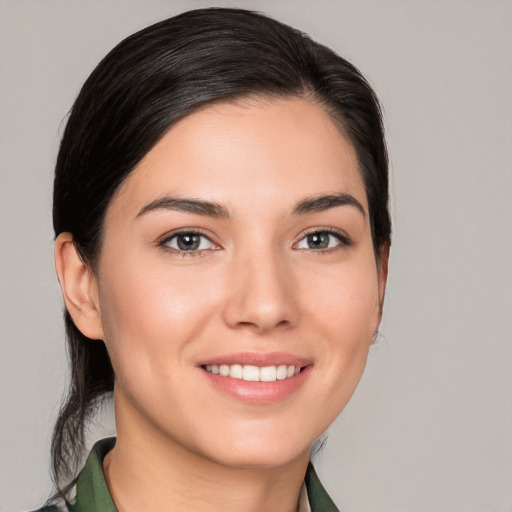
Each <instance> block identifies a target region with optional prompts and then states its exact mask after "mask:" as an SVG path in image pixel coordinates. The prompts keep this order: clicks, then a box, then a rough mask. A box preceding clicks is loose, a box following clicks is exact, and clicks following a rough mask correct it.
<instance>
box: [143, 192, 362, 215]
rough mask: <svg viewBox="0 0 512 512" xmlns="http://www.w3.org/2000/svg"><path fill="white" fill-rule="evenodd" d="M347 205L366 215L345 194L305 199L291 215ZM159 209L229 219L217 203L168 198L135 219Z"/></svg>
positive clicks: (148, 208) (360, 206)
mask: <svg viewBox="0 0 512 512" xmlns="http://www.w3.org/2000/svg"><path fill="white" fill-rule="evenodd" d="M347 205H348V206H354V207H355V208H357V210H359V211H360V212H361V214H362V215H363V216H365V215H366V212H365V209H364V207H363V205H362V204H361V203H360V202H359V201H358V200H357V199H356V198H355V197H354V196H352V195H350V194H347V193H346V192H338V193H336V194H328V195H322V196H314V197H307V198H305V199H303V200H302V201H300V202H299V203H298V204H297V205H296V206H295V208H294V209H293V211H292V215H305V214H308V213H316V212H323V211H325V210H329V209H331V208H336V207H338V206H347ZM160 209H163V210H173V211H178V212H186V213H195V214H196V215H205V216H207V217H214V218H220V219H229V218H231V215H230V213H229V211H228V209H227V208H226V207H225V206H223V205H221V204H219V203H214V202H211V201H204V200H201V199H192V198H189V199H183V198H179V197H169V196H165V197H161V198H159V199H155V200H154V201H152V202H151V203H149V204H147V205H146V206H144V207H143V208H142V209H141V210H140V211H139V213H138V214H137V218H138V217H141V216H142V215H144V214H146V213H148V212H151V211H154V210H160Z"/></svg>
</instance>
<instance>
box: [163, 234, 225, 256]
mask: <svg viewBox="0 0 512 512" xmlns="http://www.w3.org/2000/svg"><path fill="white" fill-rule="evenodd" d="M162 245H165V246H166V247H169V248H171V249H175V250H176V251H185V252H194V251H204V250H206V249H216V248H217V246H216V245H215V244H214V243H213V242H212V241H211V240H210V239H209V238H207V237H206V236H204V235H201V234H200V233H193V232H192V233H177V234H176V235H173V236H171V237H169V238H167V239H166V240H165V241H164V242H163V243H162Z"/></svg>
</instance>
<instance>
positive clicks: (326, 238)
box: [296, 231, 343, 250]
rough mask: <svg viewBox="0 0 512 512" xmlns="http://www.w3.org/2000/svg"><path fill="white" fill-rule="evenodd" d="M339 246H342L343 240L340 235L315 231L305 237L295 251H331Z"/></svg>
mask: <svg viewBox="0 0 512 512" xmlns="http://www.w3.org/2000/svg"><path fill="white" fill-rule="evenodd" d="M340 244H343V240H342V238H341V236H340V235H338V234H335V233H330V232H329V231H316V232H315V233H310V234H309V235H306V236H305V237H304V238H303V239H302V240H300V241H299V243H298V244H297V245H296V247H297V249H316V250H322V249H331V248H332V247H336V246H338V245H340Z"/></svg>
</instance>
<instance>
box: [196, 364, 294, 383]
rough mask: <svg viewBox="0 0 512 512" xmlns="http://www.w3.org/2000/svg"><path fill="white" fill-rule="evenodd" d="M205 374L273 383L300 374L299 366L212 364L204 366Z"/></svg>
mask: <svg viewBox="0 0 512 512" xmlns="http://www.w3.org/2000/svg"><path fill="white" fill-rule="evenodd" d="M204 369H205V370H206V371H207V372H210V373H215V374H216V375H221V376H223V377H228V376H229V377H231V378H232V379H243V380H246V381H250V382H274V381H275V380H284V379H289V378H290V377H293V376H294V375H297V374H298V373H300V366H293V365H286V364H281V365H279V366H263V367H258V366H252V365H249V364H247V365H241V364H231V365H227V364H221V365H218V364H212V365H209V364H207V365H205V366H204Z"/></svg>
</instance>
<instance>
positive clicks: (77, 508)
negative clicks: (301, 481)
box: [67, 437, 339, 512]
mask: <svg viewBox="0 0 512 512" xmlns="http://www.w3.org/2000/svg"><path fill="white" fill-rule="evenodd" d="M115 443H116V439H115V437H110V438H107V439H102V440H101V441H98V442H97V443H96V444H95V445H94V447H93V449H92V451H91V453H90V455H89V457H88V458H87V462H86V464H85V466H84V468H83V469H82V471H81V472H80V474H79V475H78V478H77V482H76V502H75V503H74V504H70V503H68V504H67V505H68V509H69V511H70V512H117V508H116V506H115V505H114V501H113V500H112V496H111V495H110V492H109V490H108V487H107V483H106V481H105V475H104V474H103V459H104V457H105V455H106V454H107V453H108V452H109V451H110V450H111V449H112V448H113V447H114V445H115ZM305 482H306V488H307V491H308V498H309V503H310V506H311V512H339V510H338V509H337V508H336V505H335V504H334V502H333V501H332V500H331V498H330V497H329V495H328V494H327V491H326V490H325V489H324V488H323V486H322V484H321V483H320V480H319V479H318V476H317V474H316V472H315V469H314V468H313V465H312V464H311V463H310V464H309V465H308V469H307V472H306V478H305Z"/></svg>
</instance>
